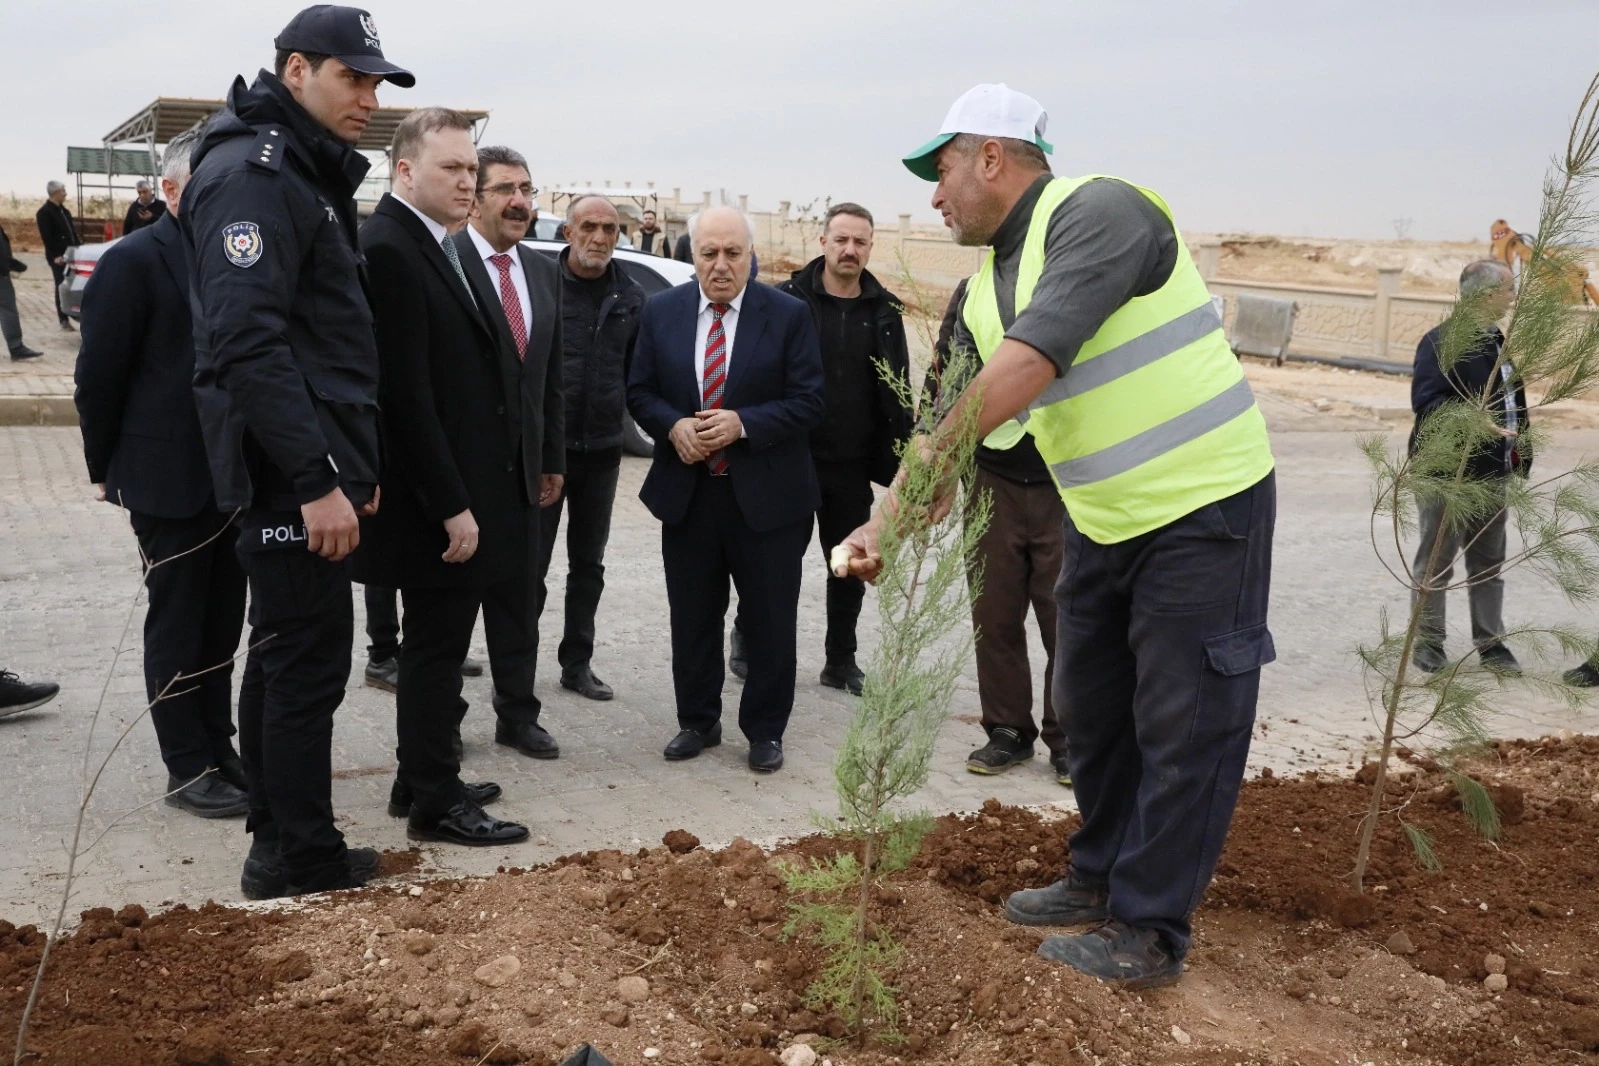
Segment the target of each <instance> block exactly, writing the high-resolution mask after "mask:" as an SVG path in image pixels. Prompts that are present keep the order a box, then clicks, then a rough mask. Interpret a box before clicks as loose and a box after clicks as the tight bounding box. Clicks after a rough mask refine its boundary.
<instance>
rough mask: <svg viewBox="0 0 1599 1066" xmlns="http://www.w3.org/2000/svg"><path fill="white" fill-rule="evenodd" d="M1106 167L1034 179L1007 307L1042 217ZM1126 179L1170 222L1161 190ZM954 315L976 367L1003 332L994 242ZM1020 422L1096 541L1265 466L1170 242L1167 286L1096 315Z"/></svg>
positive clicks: (1227, 360)
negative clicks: (1099, 321)
mask: <svg viewBox="0 0 1599 1066" xmlns="http://www.w3.org/2000/svg"><path fill="white" fill-rule="evenodd" d="M1106 176H1107V175H1102V174H1094V175H1088V176H1085V177H1080V178H1056V179H1055V180H1054V181H1051V182H1050V183H1049V184H1048V185H1047V186H1046V187H1045V188H1044V192H1043V195H1042V196H1040V197H1039V200H1038V203H1037V205H1036V206H1035V207H1034V208H1033V217H1032V222H1031V224H1030V225H1029V227H1028V230H1027V238H1026V242H1025V243H1024V244H1023V246H1022V256H1021V263H1020V266H1019V269H1018V272H1017V277H1016V314H1017V315H1020V314H1021V313H1022V310H1023V309H1024V308H1025V307H1026V306H1027V304H1028V302H1029V301H1030V300H1031V299H1032V296H1033V290H1034V289H1035V288H1036V287H1037V285H1038V279H1039V277H1040V275H1042V274H1043V271H1044V237H1045V234H1046V232H1047V230H1048V227H1049V217H1050V215H1051V214H1053V213H1054V211H1055V208H1057V207H1058V206H1060V204H1061V203H1063V202H1064V201H1065V199H1066V198H1067V197H1068V196H1070V195H1071V194H1072V193H1074V192H1076V191H1077V190H1078V189H1079V188H1081V187H1082V186H1084V185H1086V184H1087V183H1088V182H1090V181H1094V180H1096V179H1097V178H1102V177H1106ZM1133 188H1136V189H1138V191H1139V192H1141V193H1143V194H1144V195H1145V196H1147V197H1148V198H1149V200H1150V202H1151V203H1153V204H1154V205H1155V206H1156V207H1158V208H1160V210H1161V213H1162V214H1164V215H1165V216H1166V217H1167V218H1168V219H1169V218H1171V209H1170V208H1169V207H1167V206H1166V203H1165V201H1164V200H1162V199H1161V198H1160V197H1159V196H1157V195H1156V194H1155V193H1153V192H1151V191H1150V190H1148V189H1144V188H1140V187H1139V186H1136V185H1135V186H1133ZM1173 228H1174V229H1175V223H1174V224H1173ZM962 317H963V319H964V321H965V323H966V326H967V328H968V329H969V330H970V331H971V334H972V339H973V340H974V341H975V342H976V344H977V352H978V355H980V356H981V357H982V359H983V361H984V362H985V363H986V362H987V361H988V360H989V359H990V358H991V357H992V356H993V354H994V352H995V351H996V350H997V349H998V348H999V345H1000V342H1001V341H1003V340H1004V339H1005V327H1004V324H1003V323H1002V322H1001V320H1000V316H999V302H998V299H997V297H996V295H995V292H994V253H993V252H992V251H990V252H989V253H988V256H987V258H986V259H985V260H984V261H983V266H982V269H981V270H979V271H978V272H977V274H976V275H974V276H973V277H972V280H971V282H970V283H969V284H968V286H967V290H966V303H965V306H964V308H963V310H962ZM1018 420H1019V421H1020V422H1021V423H1022V426H1023V427H1024V428H1025V430H1026V432H1029V433H1031V434H1032V435H1033V439H1034V442H1035V443H1036V444H1037V445H1038V451H1039V454H1040V455H1042V456H1043V458H1044V462H1045V463H1046V464H1047V465H1048V466H1049V470H1050V474H1051V475H1052V476H1053V477H1054V479H1055V485H1056V487H1057V488H1058V489H1059V490H1060V497H1061V499H1062V500H1063V501H1064V502H1065V504H1066V510H1067V513H1069V514H1070V515H1071V519H1072V523H1073V524H1074V525H1075V526H1076V527H1077V528H1078V529H1079V530H1080V531H1082V533H1083V534H1084V535H1085V536H1087V537H1088V538H1089V539H1090V540H1093V541H1095V542H1096V543H1099V544H1116V543H1119V542H1121V541H1124V540H1130V539H1132V538H1133V537H1136V536H1139V535H1140V534H1143V533H1147V532H1149V531H1150V530H1152V529H1158V528H1160V527H1161V526H1164V525H1168V524H1169V523H1171V522H1175V521H1176V520H1177V519H1179V518H1181V517H1183V516H1184V515H1186V514H1190V513H1192V512H1194V511H1196V510H1198V509H1199V508H1201V507H1203V506H1205V505H1206V504H1208V503H1214V502H1215V501H1217V500H1221V499H1225V498H1226V497H1228V496H1231V495H1233V494H1235V493H1238V492H1242V491H1243V490H1244V489H1247V488H1249V487H1250V486H1251V485H1253V484H1255V483H1256V482H1257V481H1259V480H1260V479H1261V478H1263V477H1265V476H1266V475H1267V474H1268V473H1270V472H1271V470H1272V466H1273V462H1272V455H1271V442H1270V441H1269V439H1268V438H1267V435H1266V420H1265V418H1264V417H1263V416H1262V415H1261V413H1260V408H1259V407H1257V406H1256V405H1255V395H1254V393H1253V392H1252V391H1250V388H1249V382H1248V381H1247V380H1245V378H1244V372H1243V368H1242V367H1240V366H1239V364H1238V358H1237V356H1235V355H1233V353H1232V350H1231V349H1230V348H1229V347H1228V346H1227V340H1226V337H1225V336H1224V335H1223V333H1222V324H1221V320H1220V319H1219V318H1218V317H1217V315H1216V312H1215V310H1214V309H1213V308H1212V307H1211V303H1210V293H1209V291H1207V290H1206V288H1205V282H1204V279H1202V278H1201V277H1200V276H1199V270H1198V269H1197V268H1196V267H1195V266H1194V261H1193V259H1192V258H1191V257H1190V256H1189V255H1188V250H1187V249H1186V248H1185V247H1183V243H1182V240H1181V239H1179V240H1178V242H1177V263H1176V265H1175V266H1174V267H1173V268H1172V272H1171V277H1170V278H1168V279H1167V281H1166V283H1165V284H1164V285H1162V286H1161V287H1160V288H1159V289H1157V290H1155V291H1154V292H1152V293H1150V294H1149V295H1148V296H1139V297H1135V298H1133V299H1131V300H1128V301H1127V302H1126V303H1125V304H1123V305H1122V306H1121V307H1120V308H1118V309H1117V310H1116V312H1115V313H1114V314H1112V315H1111V316H1110V318H1108V319H1106V320H1105V323H1104V325H1102V326H1100V328H1099V332H1097V333H1095V334H1094V335H1093V337H1091V338H1089V340H1088V342H1087V343H1086V344H1084V345H1083V347H1082V350H1081V351H1079V352H1078V353H1077V358H1076V360H1074V361H1073V363H1072V365H1071V367H1070V368H1068V369H1067V371H1066V373H1065V374H1063V375H1062V376H1061V377H1059V378H1057V379H1055V381H1054V382H1052V383H1051V384H1050V386H1049V388H1047V389H1045V390H1044V392H1043V394H1042V395H1040V396H1039V397H1038V399H1036V400H1035V401H1033V403H1032V404H1031V405H1030V406H1029V408H1028V409H1027V410H1026V411H1024V412H1022V414H1021V415H1019V416H1018ZM1007 425H1009V423H1007ZM1000 428H1001V430H1003V429H1005V428H1006V427H1004V426H1002V427H1000ZM996 432H998V431H996ZM1011 443H1012V444H1014V443H1015V442H1014V440H1013V441H1012V442H1011Z"/></svg>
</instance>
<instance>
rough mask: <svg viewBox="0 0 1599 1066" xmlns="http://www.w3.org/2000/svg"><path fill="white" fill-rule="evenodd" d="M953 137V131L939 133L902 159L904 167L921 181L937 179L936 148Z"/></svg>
mask: <svg viewBox="0 0 1599 1066" xmlns="http://www.w3.org/2000/svg"><path fill="white" fill-rule="evenodd" d="M954 139H955V134H953V133H940V134H939V135H938V136H937V137H934V138H933V139H932V140H930V141H928V142H927V143H926V144H924V145H922V146H921V147H920V148H918V149H916V151H914V152H912V153H911V154H910V155H908V156H906V157H905V159H904V163H905V169H906V170H908V171H910V172H911V173H912V174H915V175H916V176H917V177H918V178H921V179H922V180H923V181H937V180H938V150H939V149H940V148H942V147H944V146H945V145H946V144H948V143H949V142H950V141H953V140H954Z"/></svg>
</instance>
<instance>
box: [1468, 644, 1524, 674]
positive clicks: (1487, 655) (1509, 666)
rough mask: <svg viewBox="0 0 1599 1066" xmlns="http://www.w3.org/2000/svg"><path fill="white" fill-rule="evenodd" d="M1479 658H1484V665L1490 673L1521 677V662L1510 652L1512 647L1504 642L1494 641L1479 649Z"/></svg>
mask: <svg viewBox="0 0 1599 1066" xmlns="http://www.w3.org/2000/svg"><path fill="white" fill-rule="evenodd" d="M1477 658H1479V659H1481V660H1482V665H1483V666H1485V667H1487V668H1488V670H1489V672H1490V673H1495V674H1498V675H1499V676H1500V677H1520V676H1521V664H1520V663H1518V662H1516V657H1515V656H1514V655H1512V654H1510V649H1509V648H1507V647H1505V646H1504V645H1503V644H1499V643H1497V642H1496V643H1493V644H1490V645H1488V646H1487V647H1485V648H1481V649H1479V650H1478V651H1477Z"/></svg>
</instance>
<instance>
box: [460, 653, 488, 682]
mask: <svg viewBox="0 0 1599 1066" xmlns="http://www.w3.org/2000/svg"><path fill="white" fill-rule="evenodd" d="M461 676H462V677H482V676H483V664H482V663H481V662H479V661H478V660H476V659H474V658H472V657H471V656H470V655H468V656H467V657H466V658H464V659H462V660H461Z"/></svg>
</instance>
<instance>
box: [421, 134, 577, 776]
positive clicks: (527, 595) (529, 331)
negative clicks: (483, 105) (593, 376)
mask: <svg viewBox="0 0 1599 1066" xmlns="http://www.w3.org/2000/svg"><path fill="white" fill-rule="evenodd" d="M537 195H538V189H537V187H535V186H534V184H533V182H532V179H531V178H530V176H529V171H528V165H527V160H526V159H525V158H524V157H523V156H522V154H521V153H520V152H516V151H513V150H512V149H510V148H506V147H504V146H501V145H491V146H489V147H486V148H479V149H478V172H477V196H476V199H475V200H474V202H473V204H472V210H471V215H470V221H469V222H468V224H467V225H466V226H465V227H464V228H463V229H461V230H460V231H459V232H457V233H456V234H455V235H454V236H452V237H451V238H450V240H451V241H452V242H453V243H454V245H455V250H456V252H457V255H458V258H459V259H460V261H461V265H462V268H463V269H464V271H465V273H466V277H467V280H468V281H469V282H470V283H471V288H472V293H473V296H474V297H475V298H476V299H477V302H478V304H479V306H481V307H482V308H483V312H484V315H485V316H486V317H487V318H488V320H489V322H490V324H491V325H492V326H493V327H494V333H495V337H496V339H497V341H498V345H499V356H500V367H501V371H502V373H503V374H504V376H505V379H506V382H507V384H508V385H510V386H513V387H511V388H508V389H507V390H506V391H507V402H506V404H505V411H504V412H503V413H504V416H505V417H506V418H507V419H508V420H509V423H510V425H511V431H512V439H513V440H514V441H515V443H516V454H515V456H514V457H513V459H512V460H511V462H510V463H509V464H508V465H507V467H506V471H507V473H511V474H514V475H515V477H516V481H517V487H518V491H519V492H520V494H521V500H522V512H521V517H522V520H523V523H524V533H525V540H526V545H527V555H526V556H525V559H526V565H525V566H523V567H521V568H519V569H518V571H517V574H516V576H515V577H513V578H511V579H510V580H506V581H501V582H498V583H497V584H495V585H494V586H493V587H491V588H489V589H487V590H485V592H484V596H483V629H484V635H485V636H486V637H487V638H488V645H489V672H490V673H491V674H492V675H493V678H494V713H495V715H496V716H497V717H498V721H497V722H496V724H495V727H494V742H495V743H496V744H503V745H505V746H506V747H508V748H514V749H515V750H517V751H519V752H521V753H522V754H523V755H527V756H529V757H531V758H534V759H554V758H557V757H559V756H560V754H561V748H560V745H559V744H557V743H556V742H555V738H554V737H552V736H550V734H549V732H548V731H547V730H546V729H545V728H544V727H543V726H541V725H540V724H539V711H540V710H541V706H542V705H541V704H540V702H539V698H538V697H537V696H536V695H534V693H533V680H534V673H535V669H536V667H537V665H538V649H539V637H538V607H539V602H538V589H537V587H536V585H535V581H534V575H535V574H536V572H537V566H538V557H539V550H538V538H539V509H540V508H541V507H550V506H552V505H553V504H555V503H556V501H558V500H559V499H560V498H561V486H562V482H563V481H564V480H565V478H564V475H565V473H566V445H565V441H566V438H565V434H564V429H563V426H564V423H565V417H564V410H563V407H562V400H561V316H560V291H561V282H560V273H559V270H558V269H557V267H556V265H555V263H554V262H552V261H551V260H549V259H547V258H545V257H544V256H543V255H541V254H539V253H538V252H533V251H528V250H527V249H524V248H522V247H521V246H520V245H519V243H518V242H520V241H521V240H522V238H523V237H525V236H527V232H528V227H529V226H530V225H532V223H533V198H534V197H535V196H537ZM512 397H516V398H519V400H520V402H518V401H517V399H512ZM501 413H502V412H500V411H496V412H495V414H496V415H499V414H501Z"/></svg>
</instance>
